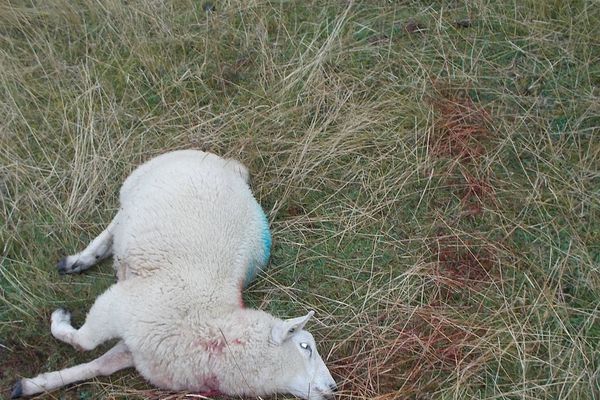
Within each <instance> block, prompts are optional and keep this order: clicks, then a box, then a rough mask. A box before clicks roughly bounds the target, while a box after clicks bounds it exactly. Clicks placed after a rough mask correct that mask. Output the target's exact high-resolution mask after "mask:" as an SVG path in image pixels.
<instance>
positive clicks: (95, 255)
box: [56, 214, 118, 275]
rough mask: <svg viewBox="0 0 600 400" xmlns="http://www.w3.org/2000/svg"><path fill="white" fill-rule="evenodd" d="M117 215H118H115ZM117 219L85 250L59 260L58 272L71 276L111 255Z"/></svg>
mask: <svg viewBox="0 0 600 400" xmlns="http://www.w3.org/2000/svg"><path fill="white" fill-rule="evenodd" d="M117 215H118V214H117ZM116 221H117V217H116V216H115V218H113V220H112V222H111V223H110V224H109V225H108V227H107V228H106V229H105V230H103V231H102V233H101V234H100V235H98V237H96V238H95V239H94V240H92V242H91V243H90V244H89V245H88V246H87V247H86V248H85V250H83V251H81V252H79V253H77V254H74V255H71V256H66V257H63V258H61V259H60V260H59V261H58V263H57V264H56V268H58V272H59V273H60V274H61V275H62V274H73V273H75V272H82V271H85V270H86V269H88V268H90V267H92V266H93V265H95V264H97V263H98V262H99V261H101V260H104V259H105V258H108V257H110V256H111V255H112V244H113V234H112V230H113V229H114V227H115V224H116Z"/></svg>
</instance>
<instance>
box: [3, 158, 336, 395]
mask: <svg viewBox="0 0 600 400" xmlns="http://www.w3.org/2000/svg"><path fill="white" fill-rule="evenodd" d="M120 202H121V207H120V209H119V211H118V213H117V215H116V216H115V218H114V219H113V221H112V222H111V224H110V225H109V227H108V228H107V229H106V230H105V232H103V233H102V234H101V235H100V236H98V238H96V239H95V240H94V241H93V242H92V243H91V244H90V245H89V246H88V248H87V249H86V250H84V251H83V252H81V253H79V254H77V255H75V256H69V257H67V258H66V259H65V261H64V264H63V265H62V267H60V268H63V267H64V268H65V269H66V272H73V271H79V270H83V269H86V268H89V266H91V265H92V264H93V263H95V262H96V261H97V260H98V259H101V258H104V257H107V256H109V255H110V254H111V253H112V255H113V257H114V266H115V269H116V272H117V276H118V278H119V281H118V282H117V283H116V284H115V285H113V286H112V287H111V288H109V289H108V290H107V291H106V292H105V293H103V294H102V295H101V296H99V297H98V299H97V300H96V302H95V304H94V305H93V307H92V308H91V310H90V312H89V314H88V317H87V319H86V323H85V324H84V326H82V327H81V328H80V329H79V330H75V329H73V328H72V327H71V326H70V320H69V316H68V314H66V313H65V312H64V311H60V310H57V311H56V312H55V313H54V314H53V320H52V333H53V334H54V336H55V337H57V338H59V339H60V340H63V341H66V342H69V343H71V344H73V345H75V346H77V347H81V348H83V349H92V348H94V347H96V346H97V345H98V344H100V343H102V342H104V341H106V340H109V339H112V338H120V339H121V342H119V345H117V346H116V347H115V349H113V350H111V352H112V353H111V352H109V353H107V354H106V355H105V356H103V357H104V358H102V357H101V358H100V359H97V360H94V361H93V362H92V363H88V364H89V365H88V364H84V365H83V366H87V367H86V368H88V369H86V370H85V372H82V371H83V370H82V369H81V368H83V366H78V367H74V368H72V369H70V370H72V371H70V370H69V371H67V370H64V371H67V372H68V374H67V373H63V376H62V377H61V379H62V381H61V382H64V380H65V377H67V376H71V375H69V374H72V376H73V378H72V380H71V381H75V380H80V379H88V378H89V377H90V376H95V375H99V374H104V373H105V372H104V371H106V373H112V372H113V371H114V370H118V369H121V368H125V367H128V366H131V365H134V366H135V368H136V369H137V370H138V371H139V372H140V373H141V374H142V375H143V376H144V377H145V378H146V379H147V380H148V381H149V382H151V383H152V384H154V385H156V386H158V387H161V388H164V389H171V390H189V391H194V392H221V393H224V394H228V395H268V394H273V393H276V392H289V393H292V394H295V395H297V396H299V397H303V398H307V399H322V398H325V397H329V396H330V395H331V393H332V390H333V389H334V388H335V382H334V381H333V379H332V378H331V375H330V374H329V371H328V370H327V368H326V367H325V365H324V363H323V361H322V360H321V358H320V356H319V354H318V352H317V350H316V346H315V343H314V339H313V338H312V336H311V335H310V333H308V332H306V331H304V330H302V327H303V326H304V324H305V323H306V321H307V320H308V319H309V318H310V316H311V315H312V314H309V315H307V316H306V317H301V318H297V319H293V320H288V321H282V320H280V319H278V318H275V317H273V316H271V315H270V314H268V313H266V312H263V311H259V310H252V309H246V308H244V307H243V304H242V303H241V289H242V287H243V285H244V283H247V280H248V279H251V277H252V276H253V275H254V272H253V269H255V268H259V269H260V268H262V267H264V265H265V263H266V262H267V259H268V256H269V251H270V234H269V230H268V225H267V221H266V218H265V216H264V214H263V211H262V209H261V207H260V205H259V204H258V203H257V202H256V200H255V199H254V197H253V195H252V193H251V191H250V188H249V186H248V171H247V169H246V168H245V167H244V166H243V165H241V164H240V163H239V162H237V161H234V160H225V159H222V158H220V157H218V156H216V155H213V154H209V153H203V152H199V151H192V150H187V151H177V152H172V153H167V154H164V155H161V156H159V157H157V158H155V159H153V160H151V161H149V162H148V163H146V164H144V165H142V166H140V167H139V168H137V169H136V170H135V171H134V172H133V173H132V174H131V175H130V176H129V177H128V178H127V180H126V181H125V182H124V184H123V186H122V189H121V193H120ZM94 363H95V364H94ZM76 368H80V369H79V370H77V369H76ZM94 368H95V369H94ZM90 369H93V372H90V371H89V370H90ZM94 372H96V373H95V375H94ZM52 374H56V373H49V374H43V375H40V376H38V377H36V378H33V379H23V380H22V381H21V383H20V385H21V386H20V388H21V389H22V392H23V393H22V394H24V395H28V394H33V393H37V392H40V391H43V390H51V389H53V388H55V387H58V386H60V384H57V383H56V382H54V381H53V379H58V378H56V377H55V376H54V375H52ZM67 380H69V379H67ZM66 383H69V382H66ZM66 383H63V384H66ZM13 394H14V393H13ZM18 394H20V393H18Z"/></svg>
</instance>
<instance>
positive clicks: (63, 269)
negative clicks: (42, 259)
mask: <svg viewBox="0 0 600 400" xmlns="http://www.w3.org/2000/svg"><path fill="white" fill-rule="evenodd" d="M56 268H57V269H58V273H59V274H61V275H64V274H66V273H67V257H63V258H61V259H60V260H58V262H57V263H56Z"/></svg>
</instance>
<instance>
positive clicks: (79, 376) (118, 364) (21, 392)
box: [11, 341, 134, 399]
mask: <svg viewBox="0 0 600 400" xmlns="http://www.w3.org/2000/svg"><path fill="white" fill-rule="evenodd" d="M133 366H134V364H133V357H132V356H131V353H130V352H129V349H128V348H127V346H126V345H125V343H124V342H123V341H120V342H119V343H117V344H116V345H115V347H113V348H112V349H110V350H109V351H108V352H106V353H105V354H104V355H102V356H100V357H98V358H97V359H95V360H93V361H90V362H88V363H85V364H80V365H77V366H75V367H71V368H65V369H63V370H60V371H54V372H47V373H45V374H40V375H38V376H36V377H35V378H31V379H25V378H24V379H20V380H18V381H17V382H16V383H15V385H14V386H13V390H12V393H11V398H13V399H14V398H17V397H21V396H31V395H33V394H37V393H42V392H47V391H50V390H54V389H58V388H59V387H62V386H65V385H68V384H70V383H74V382H79V381H83V380H86V379H91V378H94V377H96V376H108V375H111V374H112V373H114V372H117V371H119V370H121V369H125V368H129V367H133Z"/></svg>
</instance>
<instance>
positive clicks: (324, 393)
mask: <svg viewBox="0 0 600 400" xmlns="http://www.w3.org/2000/svg"><path fill="white" fill-rule="evenodd" d="M313 390H314V392H313V393H312V394H313V395H316V396H315V399H314V400H321V399H323V400H333V399H334V398H335V394H333V393H332V392H330V391H328V390H320V389H313ZM310 399H311V400H313V398H312V396H310Z"/></svg>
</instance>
